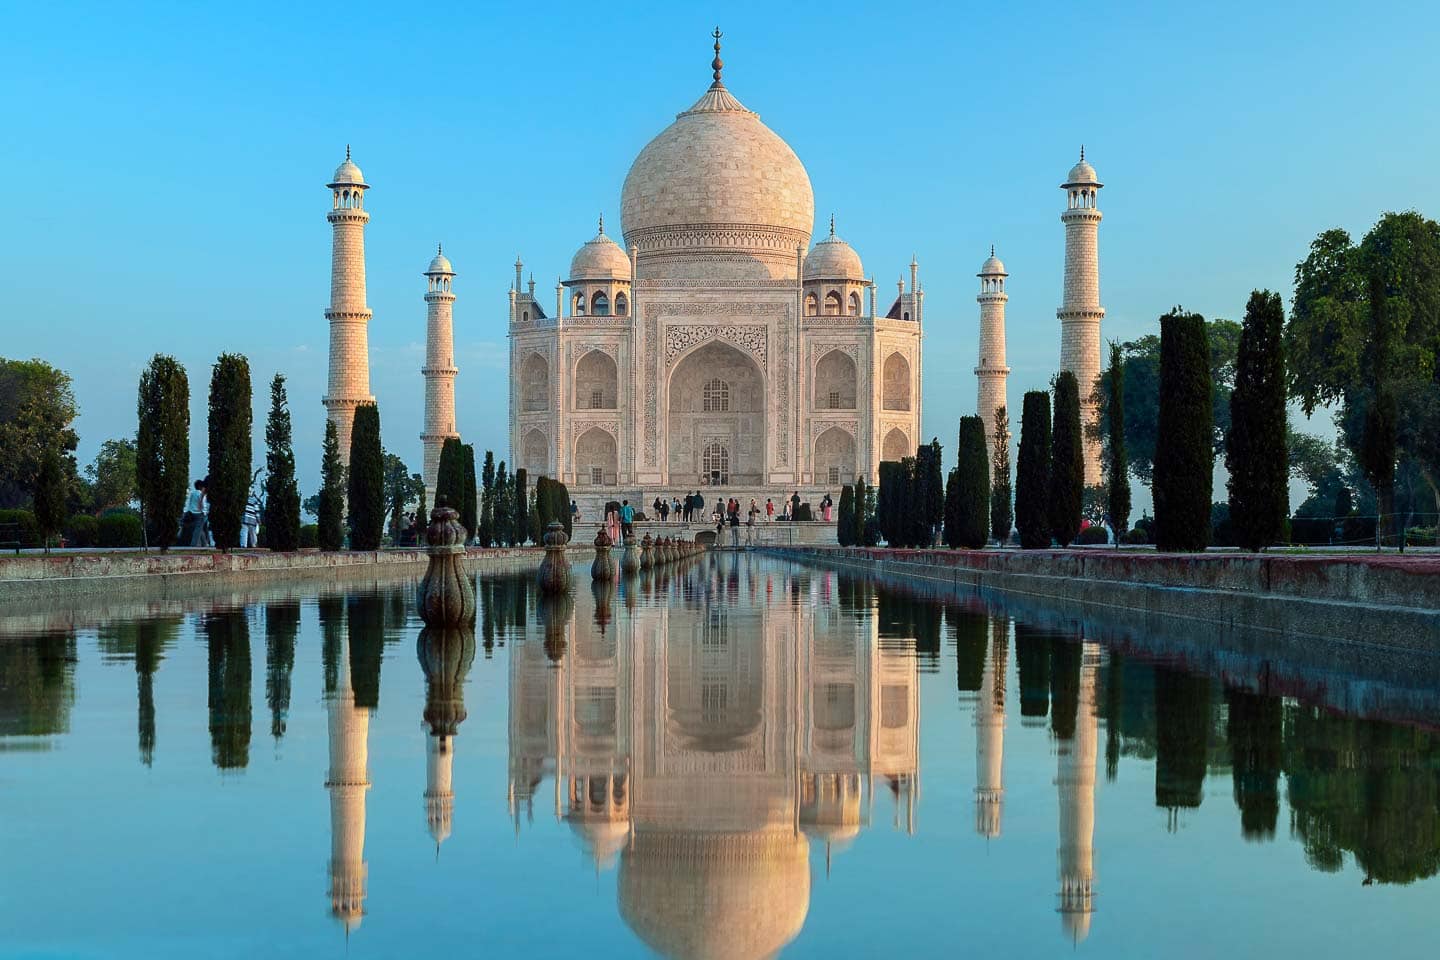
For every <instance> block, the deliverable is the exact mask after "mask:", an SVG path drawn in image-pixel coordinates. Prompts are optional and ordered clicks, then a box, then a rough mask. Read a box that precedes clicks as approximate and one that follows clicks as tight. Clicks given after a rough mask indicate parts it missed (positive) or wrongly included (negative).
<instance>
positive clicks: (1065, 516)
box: [1049, 370, 1085, 547]
mask: <svg viewBox="0 0 1440 960" xmlns="http://www.w3.org/2000/svg"><path fill="white" fill-rule="evenodd" d="M1083 457H1084V450H1083V448H1082V446H1081V433H1080V386H1079V382H1078V381H1077V380H1076V379H1075V374H1073V373H1071V372H1070V371H1069V370H1064V371H1062V372H1061V373H1060V375H1059V376H1058V377H1056V378H1055V423H1054V427H1053V429H1052V433H1051V435H1050V503H1049V508H1050V535H1051V536H1053V537H1054V538H1055V541H1056V542H1057V543H1058V544H1060V546H1062V547H1064V546H1069V544H1070V542H1071V541H1073V540H1074V539H1075V537H1076V535H1077V534H1079V533H1080V513H1081V509H1082V507H1083V505H1084V500H1085V463H1084V460H1083Z"/></svg>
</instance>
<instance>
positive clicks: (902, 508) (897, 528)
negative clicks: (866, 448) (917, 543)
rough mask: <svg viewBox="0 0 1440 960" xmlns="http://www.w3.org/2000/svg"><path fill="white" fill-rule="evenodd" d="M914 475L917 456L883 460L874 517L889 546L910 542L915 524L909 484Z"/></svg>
mask: <svg viewBox="0 0 1440 960" xmlns="http://www.w3.org/2000/svg"><path fill="white" fill-rule="evenodd" d="M914 476H915V458H914V457H906V458H905V459H903V460H898V461H897V460H882V461H880V484H879V487H880V489H879V495H878V497H877V498H876V501H875V518H876V520H877V521H878V522H879V525H880V536H882V537H884V538H885V543H886V545H887V546H891V547H907V546H910V545H911V544H910V535H911V532H912V525H911V523H910V519H909V516H908V515H907V511H908V508H909V500H910V487H911V485H912V482H913V480H914Z"/></svg>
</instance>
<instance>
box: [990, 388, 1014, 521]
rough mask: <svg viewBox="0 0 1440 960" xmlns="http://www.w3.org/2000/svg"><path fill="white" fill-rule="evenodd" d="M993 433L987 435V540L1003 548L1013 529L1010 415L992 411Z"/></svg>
mask: <svg viewBox="0 0 1440 960" xmlns="http://www.w3.org/2000/svg"><path fill="white" fill-rule="evenodd" d="M994 426H995V432H994V433H992V434H991V435H990V536H992V537H994V538H995V542H996V543H999V544H1001V545H1002V546H1003V545H1004V543H1005V541H1007V540H1009V539H1010V530H1011V528H1013V527H1014V526H1015V508H1014V505H1013V499H1014V488H1013V487H1012V485H1011V483H1010V414H1009V412H1008V411H1007V410H1006V409H1005V408H1004V407H997V408H996V409H995V424H994Z"/></svg>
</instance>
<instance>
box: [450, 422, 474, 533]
mask: <svg viewBox="0 0 1440 960" xmlns="http://www.w3.org/2000/svg"><path fill="white" fill-rule="evenodd" d="M460 469H461V474H460V501H459V502H458V503H456V504H453V506H454V507H455V508H456V509H457V510H459V511H460V524H461V526H463V527H464V528H465V529H466V530H467V531H469V533H470V539H471V540H474V539H476V537H478V535H479V529H478V527H479V519H480V518H479V517H478V516H477V514H476V504H475V447H474V446H473V445H471V444H468V443H467V444H465V445H464V450H463V452H462V455H461V457H460Z"/></svg>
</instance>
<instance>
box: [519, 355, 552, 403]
mask: <svg viewBox="0 0 1440 960" xmlns="http://www.w3.org/2000/svg"><path fill="white" fill-rule="evenodd" d="M520 409H521V410H524V411H527V412H534V411H537V410H548V409H550V364H549V363H547V362H546V360H545V358H544V357H543V356H541V355H540V354H538V353H532V354H530V356H528V357H526V358H525V362H524V363H523V364H521V366H520Z"/></svg>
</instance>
